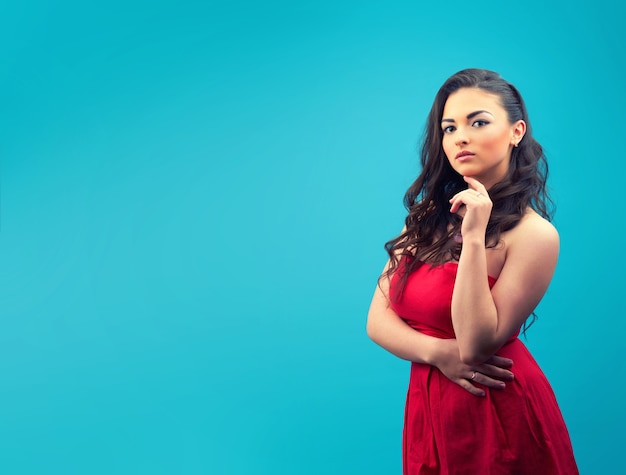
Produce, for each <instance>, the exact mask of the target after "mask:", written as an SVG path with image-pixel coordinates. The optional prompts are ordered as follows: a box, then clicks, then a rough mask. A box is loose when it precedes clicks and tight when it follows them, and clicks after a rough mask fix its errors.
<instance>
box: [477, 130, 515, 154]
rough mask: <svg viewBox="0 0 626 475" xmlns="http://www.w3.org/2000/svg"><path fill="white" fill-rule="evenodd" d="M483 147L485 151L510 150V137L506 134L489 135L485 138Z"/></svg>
mask: <svg viewBox="0 0 626 475" xmlns="http://www.w3.org/2000/svg"><path fill="white" fill-rule="evenodd" d="M481 145H482V146H483V148H484V149H485V150H489V151H493V152H502V151H503V150H507V148H508V145H509V136H508V134H507V133H506V132H505V133H498V134H492V135H488V136H486V137H484V140H483V141H482V144H481Z"/></svg>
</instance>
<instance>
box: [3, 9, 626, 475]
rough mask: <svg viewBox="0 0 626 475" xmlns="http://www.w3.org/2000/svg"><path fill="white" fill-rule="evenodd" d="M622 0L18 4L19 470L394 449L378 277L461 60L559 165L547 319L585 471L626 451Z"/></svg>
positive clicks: (404, 367) (8, 36) (6, 205)
mask: <svg viewBox="0 0 626 475" xmlns="http://www.w3.org/2000/svg"><path fill="white" fill-rule="evenodd" d="M625 19H626V18H625V14H624V7H623V6H622V4H621V3H620V2H618V1H617V0H615V1H612V2H602V1H599V2H591V1H588V2H576V1H568V2H565V1H558V2H543V1H537V0H532V1H527V2H510V3H507V4H504V3H501V2H479V3H468V2H456V1H450V2H439V3H435V2H429V3H424V4H423V5H422V4H419V5H418V2H380V3H377V4H376V3H367V2H365V3H364V2H330V1H323V2H307V3H298V2H272V1H270V2H241V1H234V2H222V3H220V4H217V2H215V4H213V2H208V3H207V2H200V1H197V2H193V1H177V2H173V1H171V2H159V1H151V2H148V1H145V2H142V1H137V0H131V1H124V2H111V1H107V2H79V1H56V2H52V1H50V2H41V1H28V0H26V1H23V2H6V1H5V2H2V4H1V5H0V156H1V177H0V186H1V201H0V378H1V382H0V388H1V389H0V471H1V472H2V473H6V474H81V475H82V474H94V475H96V474H97V475H100V474H138V473H146V474H153V475H156V474H218V475H221V474H233V475H235V474H236V475H239V474H246V475H248V474H272V475H280V474H285V475H291V474H302V475H306V474H311V475H313V474H315V475H318V474H321V473H324V474H352V473H358V474H393V473H399V470H400V450H401V448H400V439H401V428H402V416H403V403H404V395H405V389H406V384H407V377H408V369H409V368H408V364H407V363H406V362H403V361H400V360H397V359H395V358H394V357H392V356H390V355H388V354H386V353H385V352H384V351H383V350H381V349H380V348H378V347H376V346H375V345H374V344H373V343H372V342H370V341H369V340H368V339H367V337H366V335H365V331H364V326H365V318H366V313H367V308H368V305H369V300H370V297H371V294H372V292H373V289H374V286H375V283H376V278H377V276H378V273H379V271H380V270H381V268H382V266H383V264H384V261H385V255H384V253H383V249H382V244H383V243H384V242H385V241H386V240H387V239H389V238H390V237H391V236H393V235H394V234H395V233H396V232H397V231H398V230H399V229H400V228H401V226H402V219H403V217H404V210H403V208H402V204H401V200H402V195H403V193H404V191H405V189H406V187H407V186H408V185H409V183H410V182H411V181H412V180H413V179H414V177H415V176H416V174H417V172H418V167H417V154H416V149H417V145H418V142H419V138H420V135H421V130H422V127H423V125H424V120H425V117H426V114H427V112H428V109H429V107H430V104H431V101H432V99H433V96H434V94H435V92H436V90H437V88H438V87H439V86H440V84H441V83H442V82H443V81H444V80H445V79H446V78H447V77H448V76H449V75H451V74H452V73H454V72H456V71H457V70H459V69H462V68H465V67H485V68H489V69H494V70H497V71H499V72H501V73H502V74H503V76H504V77H506V78H507V79H509V80H511V81H512V82H514V83H515V84H516V85H517V86H518V87H519V88H520V90H521V91H522V93H523V94H524V96H525V98H526V101H527V104H528V107H529V110H530V113H531V117H532V119H533V126H534V128H535V132H536V136H537V138H538V139H539V140H540V142H542V143H543V145H544V146H545V149H546V151H547V154H548V156H549V159H550V162H551V167H552V168H551V170H552V175H551V180H550V182H551V185H552V187H553V189H554V194H555V197H556V199H557V202H558V206H559V211H558V214H557V218H556V225H557V227H558V228H559V230H560V232H561V236H562V255H561V260H560V264H559V268H558V271H557V273H556V276H555V279H554V282H553V285H552V286H551V288H550V290H549V292H548V294H547V296H546V298H545V299H544V301H543V302H542V304H541V305H540V308H539V321H538V322H537V323H536V324H535V326H533V328H532V330H530V332H529V338H528V341H527V344H528V346H529V347H530V348H531V350H532V351H533V353H534V354H535V356H536V358H537V359H538V361H539V362H540V364H541V365H542V367H543V368H544V370H545V372H546V374H547V375H548V377H549V379H550V380H551V382H552V384H553V386H554V390H555V392H556V394H557V397H558V399H559V402H560V404H561V407H562V410H563V414H564V417H565V419H566V421H567V423H568V426H569V428H570V432H571V436H572V440H573V443H574V448H575V451H576V455H577V458H578V461H579V464H580V467H581V471H582V473H584V474H590V475H593V474H609V473H618V472H619V470H620V469H621V467H622V464H621V462H620V459H621V457H620V456H619V454H620V453H621V450H622V442H623V429H624V426H625V424H626V415H625V413H624V406H623V401H624V398H625V391H624V380H625V377H626V374H625V370H624V366H623V364H622V363H621V361H622V359H623V352H624V344H623V334H624V330H625V326H626V324H625V318H624V317H625V316H626V315H625V311H624V299H623V294H622V292H623V290H622V289H621V280H622V278H621V277H620V275H621V273H622V270H623V268H624V264H625V263H624V227H623V218H624V211H623V196H622V194H623V191H622V188H623V187H622V186H621V183H622V181H623V180H622V179H621V178H620V176H621V175H620V174H621V173H622V172H623V170H624V165H623V164H624V162H625V161H626V155H624V151H623V150H624V132H623V130H622V125H623V122H624V117H623V115H624V113H625V111H626V94H625V93H624V79H623V78H624V75H623V74H624V66H625V65H626V54H625V50H624V45H625V44H626V42H625V40H626V37H625V34H624V28H623V24H624V20H625Z"/></svg>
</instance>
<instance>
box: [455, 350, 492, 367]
mask: <svg viewBox="0 0 626 475" xmlns="http://www.w3.org/2000/svg"><path fill="white" fill-rule="evenodd" d="M488 359H489V357H485V356H484V355H478V354H471V353H470V354H461V361H462V362H463V363H464V364H466V365H468V366H478V365H481V364H483V363H484V362H485V361H487V360H488Z"/></svg>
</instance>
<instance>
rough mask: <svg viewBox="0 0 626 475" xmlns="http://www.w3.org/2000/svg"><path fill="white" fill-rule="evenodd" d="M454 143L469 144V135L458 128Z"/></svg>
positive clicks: (458, 144)
mask: <svg viewBox="0 0 626 475" xmlns="http://www.w3.org/2000/svg"><path fill="white" fill-rule="evenodd" d="M454 143H455V145H457V146H461V145H467V144H468V143H469V142H468V140H467V135H465V134H464V133H463V132H462V131H461V130H457V133H456V136H455V137H454Z"/></svg>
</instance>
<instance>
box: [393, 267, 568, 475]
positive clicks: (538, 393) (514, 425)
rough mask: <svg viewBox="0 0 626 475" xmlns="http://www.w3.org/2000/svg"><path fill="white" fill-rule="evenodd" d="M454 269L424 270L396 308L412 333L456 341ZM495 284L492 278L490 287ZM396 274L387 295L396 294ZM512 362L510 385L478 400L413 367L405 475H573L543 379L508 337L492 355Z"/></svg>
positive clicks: (431, 371)
mask: <svg viewBox="0 0 626 475" xmlns="http://www.w3.org/2000/svg"><path fill="white" fill-rule="evenodd" d="M456 271H457V264H456V263H452V262H451V263H447V264H444V265H443V266H437V267H434V266H430V265H427V264H425V265H422V266H421V267H420V268H419V269H418V270H416V271H415V272H413V273H412V274H411V275H410V276H409V278H408V280H407V282H406V286H405V288H404V291H403V293H402V298H401V299H400V301H395V302H393V303H392V308H393V309H394V311H395V312H396V313H397V314H398V315H399V316H400V317H401V318H403V319H404V320H405V321H406V322H407V323H408V324H409V325H410V326H411V327H413V328H415V329H416V330H418V331H420V332H422V333H425V334H427V335H431V336H434V337H437V338H454V337H455V335H454V329H453V327H452V316H451V310H450V307H451V301H452V290H453V288H454V280H455V278H456ZM494 283H495V279H493V278H491V277H490V278H489V284H490V286H493V284H494ZM398 284H399V277H398V273H396V275H395V276H394V278H392V281H391V296H392V301H394V300H395V299H394V298H393V297H395V296H397V295H398ZM497 354H498V355H500V356H504V357H507V358H511V359H512V360H513V363H514V365H513V373H514V374H515V380H514V381H512V382H507V386H506V388H505V389H503V390H491V389H489V388H485V387H483V389H485V390H486V396H485V397H484V398H481V397H476V396H474V395H472V394H470V393H469V392H467V391H466V390H465V389H463V388H461V387H460V386H459V385H457V384H456V383H453V382H452V381H450V380H449V379H448V378H446V377H445V376H444V375H443V373H441V372H440V371H439V369H437V368H436V367H434V366H430V365H426V364H420V363H412V364H411V377H410V381H409V389H408V394H407V400H406V408H405V420H404V434H403V441H404V442H403V468H404V474H405V475H426V474H433V475H435V474H437V475H514V474H518V475H575V474H578V469H577V467H576V462H575V460H574V455H573V451H572V445H571V442H570V438H569V434H568V432H567V428H566V427H565V422H564V421H563V417H562V415H561V411H560V410H559V407H558V404H557V401H556V398H555V396H554V393H553V391H552V388H551V387H550V384H549V383H548V381H547V379H546V377H545V375H544V374H543V372H542V371H541V369H540V368H539V366H538V365H537V363H536V362H535V360H534V359H533V357H532V356H531V355H530V353H529V352H528V350H527V349H526V346H525V345H524V344H523V343H522V342H521V341H520V340H519V339H518V338H517V334H516V335H514V336H513V337H511V338H510V339H509V340H508V341H507V343H506V344H505V345H504V346H503V347H502V349H501V350H500V351H498V353H497Z"/></svg>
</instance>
